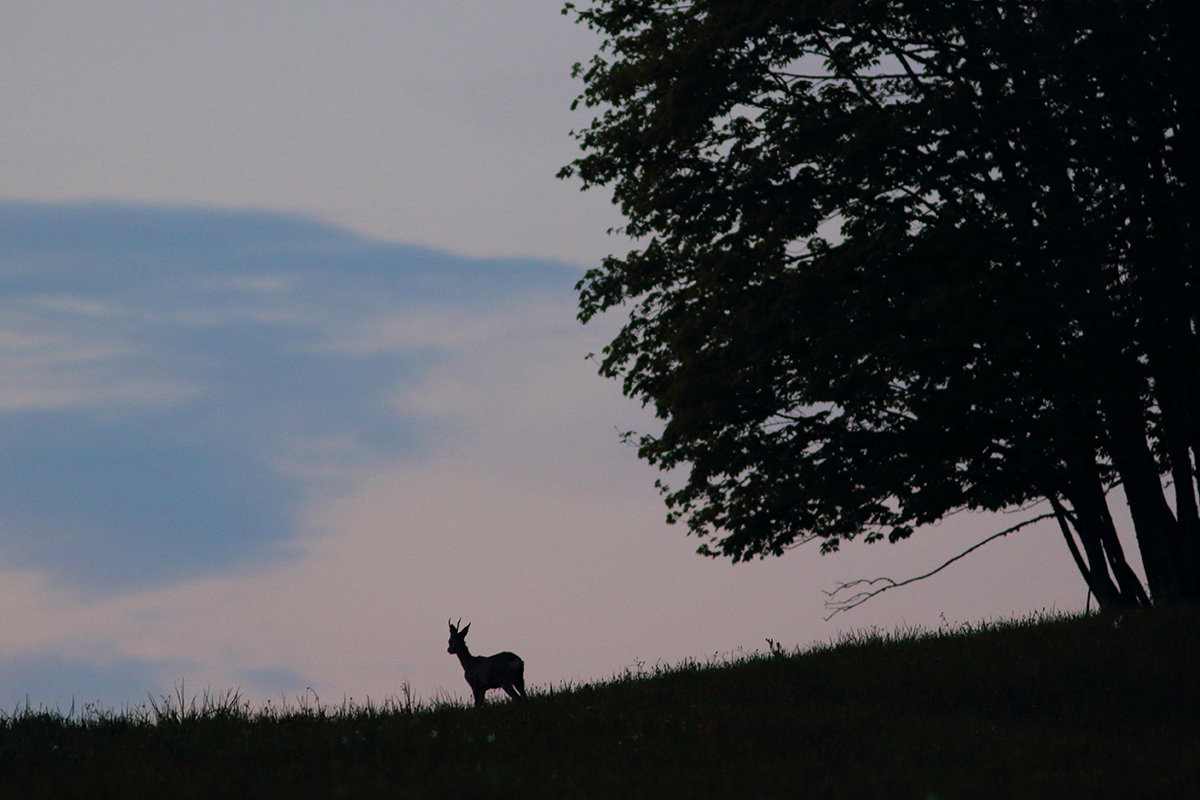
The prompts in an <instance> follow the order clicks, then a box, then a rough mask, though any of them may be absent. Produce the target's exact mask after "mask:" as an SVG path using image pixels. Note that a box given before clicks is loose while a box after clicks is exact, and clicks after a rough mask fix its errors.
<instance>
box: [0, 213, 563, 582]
mask: <svg viewBox="0 0 1200 800" xmlns="http://www.w3.org/2000/svg"><path fill="white" fill-rule="evenodd" d="M576 272H577V270H574V269H573V268H571V267H568V266H566V265H562V264H557V263H552V262H544V261H532V260H530V261H521V260H514V259H495V260H487V259H470V258H461V257H457V256H454V255H452V254H448V253H440V252H435V251H431V250H426V249H422V248H416V247H408V246H403V245H396V244H391V243H386V242H381V241H376V240H372V239H368V238H366V237H362V236H359V235H356V234H353V233H349V232H347V231H344V230H341V229H338V228H336V227H333V226H330V225H326V224H322V223H318V222H315V221H312V220H308V219H305V218H303V217H298V216H292V215H284V214H272V213H264V212H253V211H242V212H238V211H222V210H215V209H206V208H187V207H170V208H164V207H153V206H133V205H124V204H78V205H63V204H29V203H11V202H9V203H0V298H2V299H0V376H3V377H2V378H0V559H3V561H4V563H6V564H8V565H10V566H15V567H18V568H24V569H29V568H33V569H39V570H42V571H44V572H45V573H46V574H47V575H48V576H50V577H51V578H52V579H53V580H55V581H58V582H59V583H61V584H63V585H69V586H72V587H75V588H77V589H79V590H82V591H86V592H91V593H96V592H99V593H105V592H114V591H117V592H119V591H128V590H130V589H131V588H136V587H144V586H153V585H160V584H163V583H169V582H173V581H179V580H183V579H187V578H193V577H196V576H199V575H204V574H212V573H214V572H217V571H221V570H225V569H229V568H232V567H234V566H238V565H245V564H252V563H263V562H267V561H270V560H272V559H276V558H280V557H284V556H286V555H287V553H288V550H287V547H286V546H284V545H286V543H287V541H288V539H289V537H294V536H295V535H296V534H297V533H298V524H299V523H298V520H299V519H300V517H301V515H302V513H303V511H304V509H305V507H306V503H308V502H309V501H311V499H312V498H314V497H316V496H319V495H321V494H322V493H327V492H336V491H338V490H339V489H344V488H345V487H346V486H347V485H348V484H347V483H346V480H347V479H348V478H349V477H352V476H353V475H355V474H357V472H358V471H361V469H363V468H364V467H366V466H368V465H379V464H388V463H401V462H405V461H409V460H414V459H421V458H424V457H426V456H427V455H428V452H429V448H430V447H432V446H433V442H432V440H431V438H430V434H431V432H432V431H433V430H434V428H435V427H436V426H437V425H441V424H444V420H443V419H441V416H442V415H440V414H439V413H438V412H439V409H438V408H436V407H434V408H430V407H428V406H425V407H417V406H413V408H412V409H409V410H406V409H404V408H403V407H402V404H400V405H398V404H397V402H396V399H395V398H396V394H397V392H398V391H399V392H402V391H403V389H404V387H406V386H407V387H415V386H417V385H418V384H419V383H420V382H421V380H422V379H423V377H424V376H426V375H428V374H429V373H430V371H431V370H435V369H436V368H437V365H438V364H439V363H441V362H442V361H444V359H445V358H446V357H447V353H448V352H449V351H450V348H452V347H454V346H458V345H461V344H462V343H463V342H464V341H467V340H469V339H470V338H471V337H472V336H475V335H477V332H478V326H479V325H481V324H484V325H486V324H487V320H488V319H489V314H492V315H494V314H496V313H499V312H500V311H502V310H503V309H505V308H506V307H511V306H512V305H513V304H515V303H525V302H529V301H530V299H531V298H534V297H536V296H537V295H538V294H539V293H559V294H561V293H564V292H565V291H567V290H568V288H569V286H570V283H571V282H572V280H574V278H575V273H576ZM473 331H475V332H473ZM464 337H465V338H464ZM441 404H444V406H445V408H447V409H453V408H454V406H455V400H454V398H453V397H445V398H443V400H442V401H441ZM435 405H438V404H435Z"/></svg>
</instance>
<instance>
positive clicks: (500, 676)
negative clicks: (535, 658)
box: [446, 617, 527, 708]
mask: <svg viewBox="0 0 1200 800" xmlns="http://www.w3.org/2000/svg"><path fill="white" fill-rule="evenodd" d="M446 622H447V624H449V625H450V647H449V648H447V649H446V652H447V653H450V654H451V655H455V656H458V662H459V663H460V664H462V668H463V675H464V676H465V677H466V679H467V683H469V684H470V685H471V691H472V692H474V694H475V707H476V708H478V707H479V706H481V705H483V696H484V694H486V693H487V690H488V689H503V690H504V691H505V692H507V693H508V696H509V697H511V698H512V699H514V700H525V699H527V698H526V697H525V662H524V661H522V660H521V657H520V656H518V655H517V654H516V653H509V652H504V653H496V655H494V656H473V655H471V651H470V650H468V649H467V631H468V630H470V628H471V623H469V622H468V623H467V625H466V627H464V628H462V629H461V630H459V628H458V627H457V626H456V625H455V624H454V623H453V622H450V620H446ZM458 624H459V625H461V624H462V618H461V617H460V618H459V620H458Z"/></svg>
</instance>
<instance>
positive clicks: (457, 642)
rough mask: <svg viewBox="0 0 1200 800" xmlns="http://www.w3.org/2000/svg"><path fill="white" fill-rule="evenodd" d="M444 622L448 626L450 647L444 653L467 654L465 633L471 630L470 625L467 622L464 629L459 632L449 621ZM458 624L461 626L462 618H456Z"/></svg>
mask: <svg viewBox="0 0 1200 800" xmlns="http://www.w3.org/2000/svg"><path fill="white" fill-rule="evenodd" d="M446 622H447V623H448V624H449V625H450V646H449V647H448V648H446V652H447V653H450V654H451V655H458V654H459V653H467V641H466V639H467V631H469V630H470V629H471V623H469V622H468V623H467V626H466V627H465V628H463V629H462V630H459V629H458V628H457V627H456V626H455V624H454V623H453V622H450V620H446ZM458 624H459V625H461V624H462V617H459V618H458Z"/></svg>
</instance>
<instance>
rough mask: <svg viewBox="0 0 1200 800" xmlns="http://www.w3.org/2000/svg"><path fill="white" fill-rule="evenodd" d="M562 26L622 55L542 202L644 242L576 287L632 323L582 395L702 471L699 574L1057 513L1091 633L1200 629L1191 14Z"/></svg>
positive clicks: (1009, 6) (950, 4)
mask: <svg viewBox="0 0 1200 800" xmlns="http://www.w3.org/2000/svg"><path fill="white" fill-rule="evenodd" d="M568 12H574V13H575V14H577V17H578V21H580V22H582V23H584V24H586V25H588V26H589V27H591V28H593V29H595V30H597V31H599V32H601V33H602V34H603V35H604V36H605V37H606V38H605V40H604V43H603V45H602V46H601V47H600V51H599V53H598V54H597V55H596V56H595V57H594V58H593V59H592V60H591V62H590V63H588V64H586V65H576V75H577V76H578V77H582V79H583V82H584V85H585V90H584V92H583V94H582V95H581V97H580V99H579V100H578V101H577V103H579V102H582V103H583V104H584V105H586V106H587V107H589V108H593V109H597V113H598V116H596V118H595V119H594V120H593V121H592V122H591V123H590V125H589V126H588V127H587V128H585V129H584V130H582V131H580V132H578V133H577V134H576V136H577V137H578V139H579V140H580V143H581V148H582V150H583V152H584V155H582V156H581V157H580V158H579V159H577V160H576V161H574V162H573V163H572V164H571V165H569V166H567V167H565V168H564V169H563V170H562V172H561V173H560V177H570V176H577V177H579V178H581V179H582V182H583V186H584V188H585V189H586V188H588V187H592V186H610V187H611V188H612V190H613V192H614V202H615V203H617V204H618V205H619V206H620V208H621V210H622V212H623V213H624V215H625V217H626V219H627V220H628V224H627V227H626V228H625V230H626V232H627V233H629V234H630V235H631V236H633V237H635V238H636V239H639V240H643V241H645V242H646V243H645V246H644V247H641V248H640V249H636V250H633V251H632V252H630V253H629V254H628V255H626V256H624V257H620V258H618V257H612V256H610V257H609V258H607V259H605V261H604V262H603V265H602V266H601V267H600V268H597V269H593V270H591V271H589V272H588V273H587V275H586V276H585V278H584V279H583V280H582V281H581V282H580V283H579V285H578V287H577V288H578V290H579V295H580V313H579V316H580V319H581V320H582V321H583V322H585V323H586V322H587V321H588V320H590V319H592V318H593V317H594V316H595V315H596V314H598V313H601V312H604V311H608V310H612V309H617V308H621V309H625V310H626V312H627V313H628V315H629V316H628V321H627V322H626V324H625V325H624V327H623V329H622V330H621V331H620V333H619V334H618V335H617V336H616V338H615V339H614V340H613V341H612V342H611V343H610V344H609V345H608V346H607V347H606V348H605V350H604V353H603V358H602V360H601V366H600V371H601V373H602V374H603V375H606V376H609V377H619V378H621V379H622V380H623V382H624V391H625V393H626V394H627V395H629V396H631V397H636V398H640V399H641V400H642V401H643V402H644V403H650V404H653V407H654V409H655V411H656V413H657V415H658V416H659V417H660V418H662V419H663V420H665V426H664V429H663V431H662V433H661V434H660V435H657V436H651V435H644V436H641V437H640V438H639V439H638V445H639V454H640V456H641V457H642V458H644V459H646V460H647V461H649V462H650V463H652V464H655V465H657V466H658V467H660V468H661V469H663V470H673V469H676V468H681V469H682V470H684V471H686V474H687V478H686V483H685V484H684V485H682V486H676V487H670V486H667V485H665V484H664V483H662V482H660V483H659V486H660V488H661V489H662V491H663V492H664V494H665V499H666V503H667V506H668V508H669V514H668V519H669V520H670V521H677V520H684V521H686V523H687V525H688V527H689V531H690V532H691V533H693V534H695V535H697V536H699V537H701V539H702V540H703V541H702V545H701V548H700V552H702V553H705V554H707V555H712V556H726V557H730V558H731V559H732V560H734V561H739V560H745V559H749V558H753V557H765V556H767V555H776V556H777V555H781V554H782V553H783V552H784V551H786V550H788V549H790V548H792V547H794V546H796V545H798V544H801V543H804V542H807V541H811V540H820V541H821V549H822V552H828V551H832V550H836V549H838V547H839V546H840V545H841V543H843V542H845V541H850V540H855V539H862V540H865V541H868V542H871V541H877V540H880V539H883V538H887V539H889V540H890V541H897V540H900V539H904V538H906V537H908V536H909V535H910V534H911V533H912V532H913V530H914V529H915V528H916V527H917V526H920V525H922V524H926V523H930V522H933V521H936V520H938V519H941V518H942V517H944V516H945V515H947V514H948V513H951V512H952V511H955V510H959V509H979V510H1000V509H1008V508H1013V507H1020V506H1024V505H1032V504H1035V503H1039V502H1042V503H1046V502H1048V505H1049V506H1050V509H1051V513H1052V514H1053V515H1054V516H1055V517H1056V518H1057V520H1058V522H1059V525H1060V527H1061V530H1062V533H1063V535H1064V538H1065V540H1066V543H1067V545H1068V546H1069V548H1070V550H1071V553H1072V555H1073V557H1074V559H1075V562H1076V564H1077V566H1078V567H1079V569H1080V572H1081V574H1082V575H1083V577H1084V579H1085V580H1086V581H1087V584H1088V586H1089V588H1090V590H1091V591H1092V592H1093V594H1094V595H1095V597H1096V598H1097V600H1098V602H1099V603H1100V605H1101V606H1102V607H1128V606H1137V605H1146V604H1148V603H1149V602H1150V598H1153V600H1154V601H1155V602H1162V601H1196V600H1200V546H1198V545H1200V514H1198V511H1197V506H1198V503H1197V495H1196V491H1197V474H1196V464H1197V460H1196V459H1198V458H1200V408H1198V407H1197V402H1196V401H1197V389H1198V388H1200V342H1198V341H1197V331H1198V330H1200V303H1198V299H1200V298H1198V294H1197V292H1198V288H1200V287H1198V275H1197V266H1196V255H1195V254H1196V252H1197V242H1196V234H1197V221H1196V218H1195V209H1197V208H1200V203H1198V202H1197V201H1198V200H1200V198H1198V197H1197V187H1200V180H1198V176H1200V173H1198V172H1197V166H1196V159H1197V153H1200V148H1198V147H1197V145H1198V144H1200V126H1198V124H1197V114H1196V109H1197V108H1198V106H1200V103H1198V102H1197V84H1196V82H1195V81H1194V79H1193V78H1192V76H1193V75H1194V74H1196V73H1195V68H1196V66H1197V65H1196V61H1197V56H1196V55H1195V52H1196V47H1195V42H1196V41H1200V39H1197V38H1195V36H1194V35H1193V34H1194V33H1195V32H1197V31H1200V28H1198V27H1197V25H1196V24H1195V19H1194V17H1195V12H1194V11H1192V10H1191V7H1190V6H1189V5H1188V4H1186V3H1184V2H1182V0H1172V1H1170V2H1165V1H1162V0H1033V1H1027V0H938V2H933V1H932V0H774V1H764V2H751V1H750V0H707V1H705V0H693V1H692V2H672V1H671V0H597V2H596V4H595V5H593V6H591V7H589V8H586V9H582V10H580V9H576V8H575V7H574V5H573V4H568V6H567V8H566V9H564V13H568ZM631 435H632V434H631ZM1118 484H1119V485H1120V486H1121V487H1122V489H1123V491H1124V495H1125V497H1126V498H1127V502H1128V504H1129V509H1130V513H1131V517H1132V519H1133V522H1134V527H1135V532H1136V536H1137V543H1138V549H1139V550H1140V553H1141V557H1142V563H1143V566H1144V568H1145V573H1146V578H1147V584H1148V589H1149V595H1147V592H1146V590H1145V589H1144V588H1143V587H1142V585H1141V583H1140V582H1139V580H1138V579H1137V577H1136V575H1135V574H1134V572H1133V570H1132V569H1131V568H1130V567H1129V564H1128V562H1127V559H1126V556H1125V553H1124V552H1123V551H1122V548H1121V544H1120V541H1119V539H1118V537H1117V531H1116V527H1115V525H1114V523H1113V520H1112V516H1111V514H1110V511H1109V505H1108V494H1109V491H1110V490H1111V489H1112V488H1113V487H1114V486H1116V485H1118ZM1168 496H1169V497H1170V500H1168Z"/></svg>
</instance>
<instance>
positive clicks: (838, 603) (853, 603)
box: [822, 513, 1054, 622]
mask: <svg viewBox="0 0 1200 800" xmlns="http://www.w3.org/2000/svg"><path fill="white" fill-rule="evenodd" d="M1053 516H1054V514H1052V513H1051V514H1040V515H1038V516H1036V517H1033V518H1032V519H1027V520H1025V521H1024V522H1022V523H1019V524H1017V525H1014V526H1012V527H1011V528H1005V529H1004V530H1002V531H1000V532H999V533H993V534H992V535H991V536H989V537H987V538H986V539H984V540H983V541H982V542H979V543H978V544H975V545H973V546H971V547H968V548H967V549H966V550H964V551H962V552H961V553H959V554H958V555H956V556H955V557H954V558H952V559H950V560H949V561H947V562H945V563H944V564H942V565H941V566H940V567H938V568H937V569H934V570H930V571H929V572H926V573H925V574H924V575H918V576H917V577H915V578H909V579H907V580H903V581H894V580H892V579H891V578H872V579H868V578H860V579H859V580H856V581H850V582H848V583H839V584H838V586H837V588H836V589H834V590H833V591H831V592H825V591H824V590H822V591H823V592H824V594H825V596H826V597H828V598H829V599H828V600H826V601H825V608H828V609H832V611H831V613H830V614H829V616H828V617H826V618H825V621H826V622H828V621H829V620H831V619H833V617H834V615H836V614H837V613H838V612H839V611H849V610H850V609H852V608H857V607H858V606H861V605H862V604H863V603H865V602H867V601H868V600H870V599H871V598H872V597H875V596H876V595H880V594H883V593H884V592H886V591H887V590H888V589H897V588H899V587H901V586H907V585H908V584H910V583H916V582H917V581H923V580H925V579H926V578H929V577H931V576H933V575H936V574H938V573H939V572H941V571H942V570H944V569H945V568H946V567H948V566H950V565H951V564H953V563H954V562H955V561H958V560H959V559H960V558H963V557H964V556H966V555H968V554H970V553H973V552H975V551H976V550H978V549H979V548H981V547H983V546H984V545H985V544H987V543H988V542H990V541H992V540H993V539H999V538H1000V537H1001V536H1007V535H1008V534H1010V533H1014V532H1016V531H1019V530H1021V528H1024V527H1026V526H1028V525H1032V524H1033V523H1035V522H1041V521H1042V520H1044V519H1050V518H1051V517H1053ZM877 583H884V584H886V585H884V586H882V587H880V588H878V589H864V590H862V591H860V592H857V593H856V594H853V595H851V596H850V597H847V598H844V599H835V598H836V597H837V595H838V593H839V592H842V591H844V590H846V589H851V588H853V587H855V586H863V585H866V586H874V585H875V584H877Z"/></svg>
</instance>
